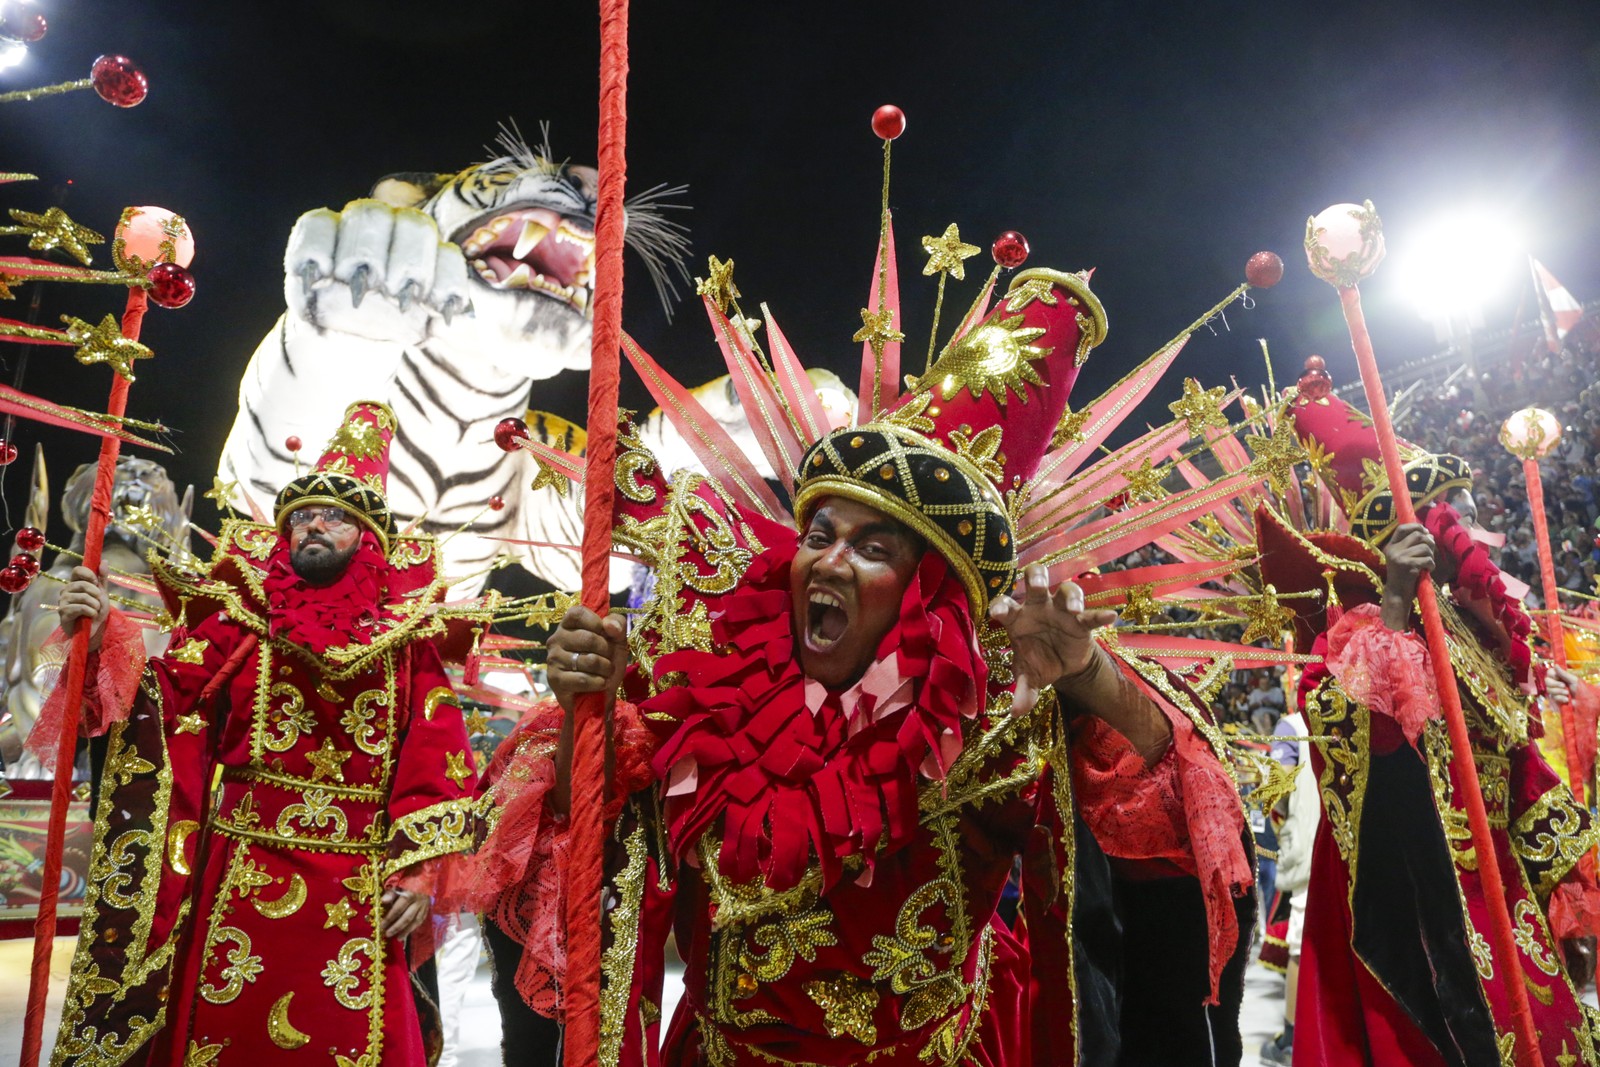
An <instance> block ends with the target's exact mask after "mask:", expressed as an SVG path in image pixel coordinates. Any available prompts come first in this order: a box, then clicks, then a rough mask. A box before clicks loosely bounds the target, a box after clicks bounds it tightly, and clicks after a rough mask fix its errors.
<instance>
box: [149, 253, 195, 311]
mask: <svg viewBox="0 0 1600 1067" xmlns="http://www.w3.org/2000/svg"><path fill="white" fill-rule="evenodd" d="M145 277H147V278H149V279H150V299H151V300H154V301H155V302H156V303H157V304H159V305H161V306H162V307H164V308H181V307H183V306H184V305H185V304H187V303H188V302H189V301H191V300H193V299H194V275H193V274H190V273H189V272H188V270H186V269H185V268H183V267H180V266H178V265H177V264H176V263H157V264H156V265H155V266H153V267H151V268H150V273H149V274H147V275H145Z"/></svg>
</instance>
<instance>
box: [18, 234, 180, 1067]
mask: <svg viewBox="0 0 1600 1067" xmlns="http://www.w3.org/2000/svg"><path fill="white" fill-rule="evenodd" d="M116 241H117V243H116V246H115V247H116V255H117V259H118V265H119V266H121V267H122V268H123V270H124V271H125V272H126V273H127V274H130V275H133V276H134V277H139V276H141V275H144V274H145V273H146V272H147V270H149V271H150V272H151V277H152V288H154V289H156V290H157V298H158V299H159V300H161V302H162V303H163V304H164V305H165V306H168V307H182V306H183V305H184V304H186V303H188V302H189V297H190V296H192V295H193V293H194V286H193V282H192V281H190V280H188V274H187V272H186V271H184V270H183V267H184V266H186V265H187V264H188V262H189V259H190V258H191V257H192V256H193V255H194V240H193V238H192V237H191V236H190V235H189V229H188V225H187V223H185V222H184V220H183V219H182V218H181V217H179V216H177V215H174V214H173V213H172V212H170V211H165V210H163V209H161V208H128V209H127V210H126V211H124V212H123V213H122V221H121V222H120V223H119V224H118V226H117V238H116ZM173 260H177V266H176V271H177V280H178V282H181V283H182V284H181V285H179V287H178V288H179V290H181V291H174V290H173V289H172V285H173V277H174V274H173V271H172V270H169V269H166V268H164V267H162V266H156V267H154V268H151V267H150V264H151V263H152V262H159V263H166V264H171V263H172V261H173ZM149 300H150V297H149V295H148V294H147V293H146V290H145V289H144V287H143V286H138V287H135V288H132V289H130V290H129V291H128V303H127V308H126V310H124V311H123V313H122V326H121V330H120V331H119V333H118V334H116V335H114V336H111V337H105V338H99V337H96V336H93V335H90V336H88V337H86V338H85V341H86V343H85V344H84V345H82V346H81V347H80V348H79V350H78V359H79V360H80V361H82V362H85V363H91V362H104V363H109V364H111V365H112V367H113V368H114V369H115V370H116V372H117V373H116V374H115V375H113V377H112V379H111V396H110V399H108V400H107V401H106V413H107V415H108V416H109V421H110V422H112V423H119V422H120V420H121V419H122V416H123V413H124V412H125V411H127V408H128V387H129V385H130V384H132V382H133V377H134V375H133V361H134V359H135V358H139V357H143V356H148V355H149V354H150V352H149V350H148V349H146V348H145V347H144V346H143V345H140V344H139V329H140V326H141V325H142V324H143V322H144V313H145V309H146V308H147V307H148V306H149ZM121 450H122V441H121V440H120V439H119V438H117V437H115V436H111V435H107V436H105V437H102V438H101V439H100V460H99V464H98V466H97V467H96V469H95V479H94V493H93V495H92V496H91V497H90V499H89V528H88V529H87V530H86V531H85V532H84V544H83V565H84V566H85V567H88V568H89V569H90V570H94V571H98V570H99V569H100V550H101V548H102V547H103V545H104V543H105V533H106V526H107V524H108V523H109V522H110V521H111V491H112V488H113V484H114V482H115V479H116V473H117V455H118V453H120V452H121ZM90 630H91V627H90V626H89V625H88V623H87V621H85V622H84V623H83V624H81V625H79V626H78V628H77V631H76V632H75V633H74V634H73V635H72V648H71V650H70V652H69V653H68V655H67V669H66V674H65V677H64V679H63V681H62V683H61V684H62V685H64V686H66V702H65V704H64V705H63V707H64V708H65V714H66V717H67V722H66V726H65V728H64V729H62V731H61V734H60V737H59V739H58V743H57V748H56V756H55V783H54V787H53V789H52V791H51V794H50V823H49V826H48V828H47V830H46V833H45V854H44V871H43V878H44V885H43V886H42V887H41V889H40V893H39V916H38V918H37V919H36V920H35V921H34V924H33V969H32V973H31V975H30V977H29V980H28V1006H27V1010H26V1012H25V1014H24V1015H23V1020H22V1055H21V1060H20V1064H21V1067H37V1065H38V1063H39V1052H40V1049H41V1047H42V1045H43V1036H44V1008H45V993H46V991H47V989H48V988H49V984H50V950H51V947H52V945H53V943H54V941H55V936H56V898H57V896H58V895H59V893H60V888H61V853H62V846H63V841H64V839H65V837H66V826H67V805H68V804H69V803H70V802H71V800H72V766H73V758H72V757H73V750H74V749H75V748H76V747H77V743H78V715H79V713H80V711H81V710H82V707H83V685H84V676H85V673H86V668H87V666H88V661H89V636H90Z"/></svg>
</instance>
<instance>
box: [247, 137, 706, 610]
mask: <svg viewBox="0 0 1600 1067" xmlns="http://www.w3.org/2000/svg"><path fill="white" fill-rule="evenodd" d="M499 144H500V147H501V149H502V150H503V151H504V153H505V154H503V155H501V156H499V157H497V158H495V159H492V160H490V161H489V162H487V163H481V164H477V165H475V166H471V167H468V168H466V169H465V170H462V171H458V172H456V173H448V174H436V173H431V172H429V173H406V174H396V175H391V176H389V177H386V178H384V179H382V180H381V181H379V182H378V183H377V185H376V186H374V187H373V189H372V193H371V195H370V196H369V197H367V198H365V199H361V200H355V201H352V202H351V203H349V204H347V205H345V207H344V209H343V210H341V211H332V210H330V209H327V208H321V209H318V210H315V211H311V212H308V213H306V214H305V215H302V216H301V217H300V218H299V219H298V220H297V221H296V223H295V225H294V229H293V231H292V232H291V233H290V235H289V242H288V247H287V249H286V251H285V254H284V275H285V277H284V297H285V301H286V303H287V308H286V310H285V311H284V313H283V315H282V316H281V317H280V318H279V319H278V322H277V324H276V325H275V326H274V327H273V329H272V331H271V332H270V333H269V334H268V335H267V336H266V337H265V338H263V339H262V341H261V343H260V345H259V346H258V347H257V348H256V351H255V354H254V355H253V356H252V357H251V358H250V362H249V364H248V365H247V366H246V368H245V372H244V375H243V378H242V380H241V381H240V384H239V410H238V415H237V416H236V418H235V421H234V424H233V428H232V431H231V432H230V433H229V435H228V439H227V441H226V443H225V444H224V445H223V450H222V455H221V457H220V459H219V461H218V477H219V479H220V480H221V483H222V485H221V486H220V487H219V488H221V489H224V490H225V492H224V493H223V497H224V499H225V501H226V502H227V503H228V504H229V505H230V506H232V507H235V508H237V509H238V510H241V511H245V512H248V511H249V510H250V506H251V502H252V501H253V502H256V503H268V504H270V501H271V500H272V498H273V496H274V495H275V494H276V492H277V489H278V487H279V486H281V485H283V484H285V483H286V482H288V481H290V480H291V479H292V478H294V477H295V473H296V469H295V463H296V457H295V455H294V454H293V453H292V452H291V451H290V450H289V448H288V441H289V439H290V438H299V439H301V440H302V441H315V440H320V437H319V435H320V434H321V432H322V431H323V429H324V428H325V427H326V426H328V425H329V424H330V423H333V422H337V421H338V418H339V415H340V413H341V412H343V410H344V408H345V406H346V405H347V404H348V403H350V402H351V401H352V400H354V399H357V398H359V397H364V396H376V397H379V398H382V399H385V400H386V401H387V402H388V404H389V406H390V407H391V409H393V411H394V412H395V415H396V416H397V417H398V421H399V425H400V430H399V433H398V434H397V435H396V436H395V438H394V443H393V450H392V453H391V458H392V462H393V466H392V468H391V471H390V477H389V500H390V504H391V506H392V507H393V509H394V514H395V516H396V518H397V519H398V520H400V522H401V523H402V525H404V524H405V523H407V522H411V521H417V522H418V523H419V524H420V527H421V529H422V530H424V531H425V532H427V533H430V534H434V535H436V536H439V537H440V538H441V540H444V541H445V544H444V546H443V553H444V566H445V571H446V573H448V574H451V575H453V576H456V577H457V578H458V579H459V581H458V582H457V584H456V585H455V586H454V587H453V593H454V594H455V595H472V594H474V593H476V592H477V591H478V590H479V589H481V588H482V586H483V584H484V581H485V580H486V578H487V573H488V571H489V570H490V569H491V568H492V566H493V565H494V562H495V560H496V557H497V556H499V555H502V554H508V553H509V554H511V555H512V556H513V558H514V559H515V560H516V561H517V562H519V563H521V564H522V565H523V566H524V567H526V568H528V569H529V570H530V571H532V572H533V573H534V574H536V575H538V576H539V577H540V578H543V579H544V580H545V581H547V582H549V583H551V584H552V585H554V586H556V587H557V588H561V589H571V588H576V587H577V584H578V557H577V554H576V553H575V552H562V551H551V550H542V549H537V548H533V547H526V546H514V545H507V544H506V543H504V542H502V541H498V540H494V539H495V538H506V539H514V540H520V541H533V542H545V543H555V544H566V545H574V544H577V543H578V541H579V540H580V539H581V536H580V527H581V524H580V522H579V509H578V507H577V503H576V501H573V500H569V499H567V498H565V497H563V496H561V495H560V494H558V493H556V492H555V491H553V490H548V489H538V490H535V489H532V488H531V487H532V483H533V481H534V478H535V476H536V474H537V473H538V471H537V465H536V464H535V463H534V462H533V461H532V460H531V458H530V457H529V456H528V455H527V453H525V452H521V451H520V450H519V451H518V452H517V454H516V455H514V456H507V455H505V454H504V453H502V452H500V451H499V450H498V449H495V448H493V447H486V446H487V445H489V442H490V441H492V439H493V435H494V427H495V424H496V423H498V422H499V421H500V420H501V419H504V418H507V417H510V416H515V417H518V418H523V417H526V415H527V413H528V407H529V400H530V397H531V394H532V390H533V387H534V383H536V382H538V381H541V380H544V379H548V378H550V377H552V376H554V375H556V374H559V373H560V372H562V371H564V370H580V371H581V370H587V369H588V366H589V340H590V320H589V299H590V296H591V293H592V282H591V273H592V271H593V267H594V202H595V188H596V180H597V175H596V172H595V171H594V170H593V169H592V168H590V167H582V166H573V165H570V164H567V163H560V162H556V161H555V160H554V159H553V158H552V155H551V152H550V149H549V145H548V143H545V144H543V145H541V146H540V147H539V148H533V147H530V146H529V145H528V144H527V143H526V142H524V141H523V140H522V139H521V138H520V137H518V136H516V135H515V133H514V132H510V131H508V132H506V133H503V134H502V136H501V138H500V142H499ZM681 191H682V190H681V188H666V187H663V186H657V187H655V188H653V189H650V190H647V191H645V192H643V193H640V194H637V195H635V196H634V197H633V198H632V199H631V200H630V201H629V203H628V245H629V248H630V250H632V251H633V252H634V253H636V254H637V255H639V256H640V258H641V259H642V260H643V261H644V262H645V264H646V266H647V267H648V268H649V269H650V272H651V276H652V279H653V280H654V282H655V285H656V288H657V291H658V293H659V294H660V295H661V297H662V299H663V300H664V301H665V300H670V299H672V298H673V297H674V296H675V291H674V283H675V280H678V279H682V280H687V273H686V272H685V271H684V269H683V266H682V261H683V259H684V257H685V255H686V254H687V252H688V248H689V244H688V236H687V229H686V228H685V227H684V226H683V225H682V224H681V223H679V222H677V221H675V220H674V219H672V218H671V217H670V216H669V215H668V214H667V213H666V212H667V210H668V209H670V208H673V207H676V206H678V205H674V204H672V203H670V202H669V201H670V200H671V198H672V197H673V196H675V195H677V194H678V193H680V192H681ZM378 383H387V384H386V385H381V386H380V385H379V384H378ZM553 443H554V442H553ZM492 497H500V498H501V499H502V500H503V501H504V502H505V506H504V507H503V508H502V509H501V510H498V511H490V510H487V509H486V507H485V505H486V503H487V502H488V501H489V500H490V499H491V498H492ZM222 502H223V500H219V503H222ZM463 528H465V529H467V530H470V531H471V533H473V534H476V535H478V536H451V535H452V534H454V533H455V532H456V531H458V530H462V529H463ZM627 577H628V575H627V568H626V566H625V565H624V566H621V567H619V568H618V569H617V571H616V573H615V574H614V579H615V581H614V584H615V585H616V587H617V588H623V587H625V585H626V581H627Z"/></svg>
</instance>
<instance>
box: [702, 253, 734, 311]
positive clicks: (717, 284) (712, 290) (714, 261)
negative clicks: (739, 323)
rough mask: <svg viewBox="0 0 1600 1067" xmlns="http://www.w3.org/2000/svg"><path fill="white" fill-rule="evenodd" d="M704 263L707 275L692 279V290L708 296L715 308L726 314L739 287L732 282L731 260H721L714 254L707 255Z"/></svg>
mask: <svg viewBox="0 0 1600 1067" xmlns="http://www.w3.org/2000/svg"><path fill="white" fill-rule="evenodd" d="M706 265H707V271H708V275H707V277H704V278H696V279H695V280H694V291H695V293H696V294H697V295H699V296H708V297H710V298H711V302H712V303H713V304H715V305H717V310H718V311H720V312H722V313H723V314H724V315H726V314H727V313H728V305H729V304H731V303H733V302H734V301H735V300H737V299H739V295H740V294H739V287H738V286H737V285H734V284H733V260H731V259H730V260H728V261H726V262H723V261H722V260H719V259H718V258H717V257H716V256H709V257H707V260H706Z"/></svg>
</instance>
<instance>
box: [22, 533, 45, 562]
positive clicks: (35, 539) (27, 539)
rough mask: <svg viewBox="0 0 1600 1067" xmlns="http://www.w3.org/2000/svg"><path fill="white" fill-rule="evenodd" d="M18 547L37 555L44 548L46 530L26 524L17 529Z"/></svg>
mask: <svg viewBox="0 0 1600 1067" xmlns="http://www.w3.org/2000/svg"><path fill="white" fill-rule="evenodd" d="M17 547H18V548H20V549H22V551H24V552H32V553H34V554H36V555H37V554H38V552H39V550H40V549H42V548H44V531H43V530H41V529H39V528H38V527H37V526H24V527H23V528H22V529H20V530H18V531H17Z"/></svg>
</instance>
